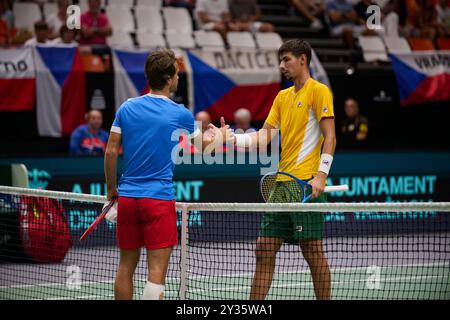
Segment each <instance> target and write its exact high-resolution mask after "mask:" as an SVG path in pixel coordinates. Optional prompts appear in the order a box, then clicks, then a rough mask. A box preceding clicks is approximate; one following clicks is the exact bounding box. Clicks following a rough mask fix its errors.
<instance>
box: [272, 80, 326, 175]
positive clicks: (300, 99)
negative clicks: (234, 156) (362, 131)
mask: <svg viewBox="0 0 450 320" xmlns="http://www.w3.org/2000/svg"><path fill="white" fill-rule="evenodd" d="M324 117H334V108H333V94H332V93H331V90H330V89H329V88H328V87H327V86H326V85H324V84H322V83H320V82H318V81H316V80H314V79H312V78H310V79H309V80H307V81H306V83H305V85H304V86H303V87H302V88H301V89H300V90H299V91H298V92H295V87H294V86H292V87H290V88H288V89H285V90H282V91H280V92H279V93H278V95H277V96H276V98H275V100H274V101H273V104H272V108H271V109H270V112H269V116H268V117H267V119H266V123H267V124H269V125H271V126H273V127H275V128H278V129H280V133H281V158H280V163H279V165H278V171H284V172H287V173H290V174H292V175H294V176H295V177H297V178H299V179H302V180H305V179H309V178H311V177H312V176H315V175H316V174H317V171H318V170H319V162H320V156H321V149H322V143H323V140H324V138H323V135H322V131H321V130H320V127H319V122H320V120H321V119H322V118H324ZM280 180H288V178H287V177H286V179H280Z"/></svg>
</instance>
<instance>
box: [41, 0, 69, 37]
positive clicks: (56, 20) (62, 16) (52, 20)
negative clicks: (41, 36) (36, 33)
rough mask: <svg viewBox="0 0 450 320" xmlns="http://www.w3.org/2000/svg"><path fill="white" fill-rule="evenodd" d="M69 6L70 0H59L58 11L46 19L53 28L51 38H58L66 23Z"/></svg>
mask: <svg viewBox="0 0 450 320" xmlns="http://www.w3.org/2000/svg"><path fill="white" fill-rule="evenodd" d="M68 6H69V0H58V11H56V12H55V13H53V14H51V15H49V16H48V17H47V19H46V21H47V24H48V26H49V27H50V29H51V34H50V39H55V38H57V37H58V36H59V35H60V30H61V27H62V26H65V25H66V21H67V7H68Z"/></svg>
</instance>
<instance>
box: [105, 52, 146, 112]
mask: <svg viewBox="0 0 450 320" xmlns="http://www.w3.org/2000/svg"><path fill="white" fill-rule="evenodd" d="M149 54H150V52H149V51H136V50H132V51H131V50H113V63H114V76H115V80H114V91H115V100H116V109H118V108H119V107H120V106H121V105H122V103H123V102H124V101H126V100H127V99H129V98H133V97H138V96H140V95H143V94H146V93H148V92H149V87H148V84H147V79H146V78H145V73H144V67H145V62H146V61H147V57H148V55H149Z"/></svg>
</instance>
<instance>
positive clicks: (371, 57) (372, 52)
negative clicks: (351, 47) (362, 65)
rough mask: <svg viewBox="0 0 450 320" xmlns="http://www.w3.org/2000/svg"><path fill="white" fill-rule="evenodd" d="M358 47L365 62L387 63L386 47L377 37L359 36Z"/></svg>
mask: <svg viewBox="0 0 450 320" xmlns="http://www.w3.org/2000/svg"><path fill="white" fill-rule="evenodd" d="M358 40H359V45H360V46H361V48H362V51H363V57H364V60H365V61H366V62H374V61H389V58H388V56H387V53H386V47H385V46H384V44H383V41H381V38H380V37H378V36H359V37H358Z"/></svg>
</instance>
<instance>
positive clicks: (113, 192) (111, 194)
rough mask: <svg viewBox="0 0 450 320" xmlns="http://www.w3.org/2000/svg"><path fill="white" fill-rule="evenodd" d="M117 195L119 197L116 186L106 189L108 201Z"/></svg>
mask: <svg viewBox="0 0 450 320" xmlns="http://www.w3.org/2000/svg"><path fill="white" fill-rule="evenodd" d="M118 197H119V193H118V192H117V188H114V189H111V190H109V189H108V192H107V194H106V199H108V201H111V200H112V199H114V198H116V199H117V198H118Z"/></svg>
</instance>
